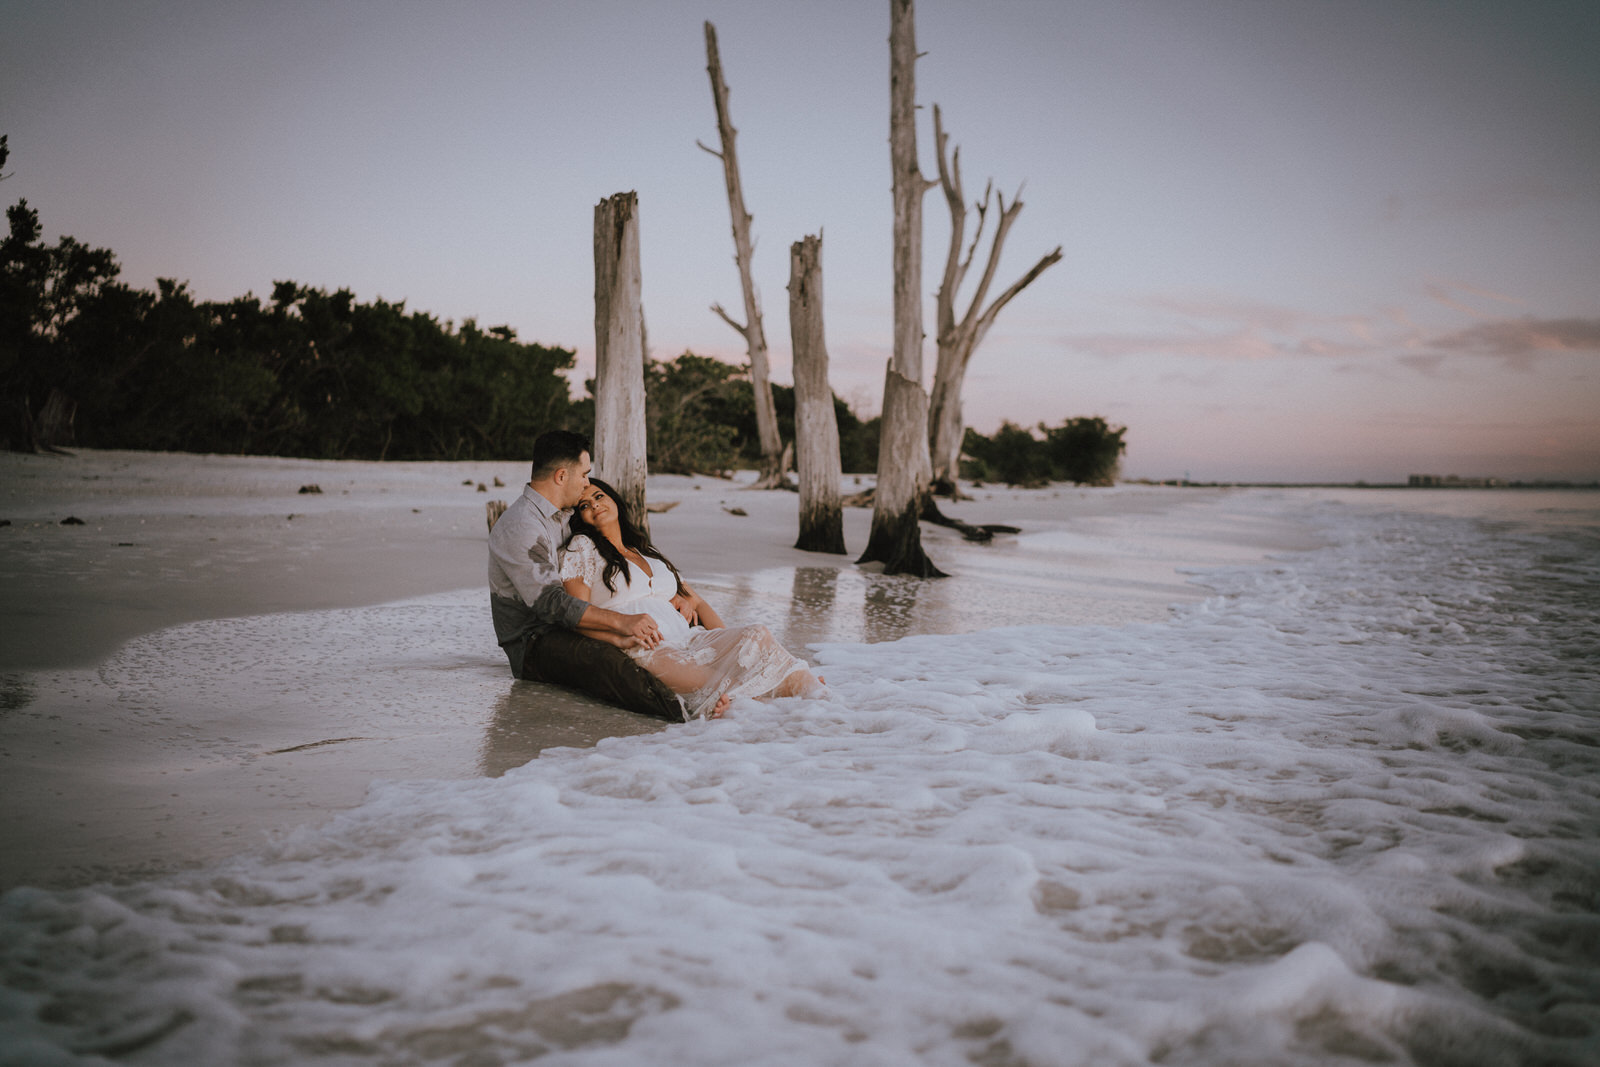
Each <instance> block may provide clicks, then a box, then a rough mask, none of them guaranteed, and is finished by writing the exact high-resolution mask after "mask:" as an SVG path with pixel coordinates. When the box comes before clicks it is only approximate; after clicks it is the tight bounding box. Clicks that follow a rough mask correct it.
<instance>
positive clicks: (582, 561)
mask: <svg viewBox="0 0 1600 1067" xmlns="http://www.w3.org/2000/svg"><path fill="white" fill-rule="evenodd" d="M602 570H604V567H603V561H602V560H601V559H600V553H599V551H598V550H596V548H595V547H594V541H592V540H590V539H589V538H587V537H574V538H573V539H572V542H571V543H570V544H569V545H567V548H566V551H564V552H562V553H561V580H562V581H563V582H564V581H566V580H567V579H568V578H581V579H583V583H584V584H585V585H587V586H588V587H589V588H590V590H595V589H596V588H597V587H598V586H599V584H600V574H601V571H602Z"/></svg>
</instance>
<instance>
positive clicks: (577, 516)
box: [561, 478, 683, 593]
mask: <svg viewBox="0 0 1600 1067" xmlns="http://www.w3.org/2000/svg"><path fill="white" fill-rule="evenodd" d="M589 484H590V485H592V486H594V487H595V488H596V489H599V490H600V491H601V492H602V493H604V494H605V495H606V496H608V497H610V498H611V505H612V507H614V508H616V509H617V526H618V528H619V529H620V530H621V533H622V543H623V544H624V545H625V546H627V547H628V548H631V549H633V550H634V551H635V552H637V553H639V555H641V556H649V557H651V558H652V559H658V560H660V561H661V562H662V563H665V564H666V565H667V570H669V571H671V572H672V576H673V577H674V578H676V579H677V580H678V584H679V585H680V586H681V585H683V576H682V575H681V574H679V573H678V568H676V567H674V566H673V565H672V561H671V560H670V559H668V558H667V557H666V556H663V555H662V554H661V550H660V549H658V548H656V546H655V545H653V544H651V543H650V538H649V537H648V536H646V534H645V532H644V531H643V530H641V529H639V527H637V526H635V525H634V524H633V519H632V517H631V516H629V514H628V505H627V504H625V503H623V500H622V496H621V494H619V493H618V492H617V491H616V490H615V489H613V488H611V486H609V485H607V484H606V483H605V482H603V481H601V480H600V479H599V478H590V479H589ZM571 527H572V529H571V531H570V532H569V533H568V534H567V539H566V540H565V541H563V542H562V543H561V547H562V548H566V547H567V546H569V545H571V544H572V539H573V538H575V537H579V536H582V537H587V538H588V539H589V540H591V541H593V542H594V547H595V548H597V549H599V550H600V558H601V559H603V560H605V561H606V567H605V570H603V571H601V572H600V580H601V581H603V582H605V583H606V588H607V589H609V590H610V591H611V592H613V593H615V592H616V591H617V584H616V582H617V576H618V575H619V574H622V573H623V571H624V569H625V568H626V565H627V562H628V561H627V559H626V558H624V557H623V555H622V552H621V551H620V550H619V549H618V548H617V546H616V545H614V544H612V543H611V542H610V541H609V540H607V538H606V535H605V534H603V533H601V532H600V531H599V530H597V529H595V527H594V524H593V523H591V522H590V521H589V520H588V519H586V518H584V515H583V512H581V511H574V512H573V513H572V521H571Z"/></svg>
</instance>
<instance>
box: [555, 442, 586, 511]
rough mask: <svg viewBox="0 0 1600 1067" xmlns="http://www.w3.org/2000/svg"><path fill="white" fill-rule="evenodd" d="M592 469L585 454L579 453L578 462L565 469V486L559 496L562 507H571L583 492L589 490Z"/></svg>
mask: <svg viewBox="0 0 1600 1067" xmlns="http://www.w3.org/2000/svg"><path fill="white" fill-rule="evenodd" d="M593 469H594V464H593V463H592V462H591V461H590V459H589V453H587V452H583V453H580V454H579V456H578V462H576V463H574V464H573V465H572V466H570V467H568V468H567V477H566V479H565V482H566V484H565V486H564V487H563V490H564V491H563V492H562V494H561V497H562V499H561V506H562V507H564V508H570V507H572V506H573V505H574V504H576V503H577V502H578V500H579V499H580V498H581V497H582V496H583V491H584V490H585V489H587V488H589V472H590V471H591V470H593Z"/></svg>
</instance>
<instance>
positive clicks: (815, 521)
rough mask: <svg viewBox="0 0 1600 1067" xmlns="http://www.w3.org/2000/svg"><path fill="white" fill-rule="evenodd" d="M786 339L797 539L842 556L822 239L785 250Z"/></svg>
mask: <svg viewBox="0 0 1600 1067" xmlns="http://www.w3.org/2000/svg"><path fill="white" fill-rule="evenodd" d="M789 339H790V342H791V344H792V346H793V348H794V438H795V443H796V444H797V445H798V447H797V448H796V450H795V454H796V459H797V461H798V462H797V467H798V469H799V473H800V537H799V540H797V541H795V543H794V547H796V548H800V549H804V550H806V551H807V552H838V553H843V552H844V550H845V547H844V509H843V505H842V504H841V503H840V499H839V479H840V478H841V476H842V475H843V473H844V471H843V466H842V464H841V463H840V460H839V421H838V416H837V415H836V414H835V412H834V410H833V389H832V387H831V386H829V384H828V346H827V344H826V342H825V340H824V335H823V329H822V238H821V237H820V236H817V237H806V238H805V239H804V240H800V241H796V242H795V243H794V244H793V245H791V246H790V247H789Z"/></svg>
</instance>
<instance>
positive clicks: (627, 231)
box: [594, 192, 649, 531]
mask: <svg viewBox="0 0 1600 1067" xmlns="http://www.w3.org/2000/svg"><path fill="white" fill-rule="evenodd" d="M594 363H595V383H594V468H595V473H596V474H598V475H599V476H600V477H602V478H604V479H605V480H606V481H608V482H610V483H611V485H612V486H613V487H615V488H616V490H617V492H618V494H619V495H621V497H622V502H623V504H624V505H625V506H626V507H627V508H628V513H629V515H630V516H631V517H632V519H633V521H634V522H635V523H637V524H638V525H639V527H640V528H641V529H644V530H646V531H648V530H649V516H648V515H647V513H646V512H645V500H644V490H645V476H646V475H647V474H648V473H649V467H648V464H647V460H646V456H645V418H644V311H643V306H642V304H641V297H640V271H639V194H638V193H637V192H627V193H617V194H615V195H614V196H610V197H607V198H606V199H604V200H602V201H600V203H598V204H596V205H595V209H594Z"/></svg>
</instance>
